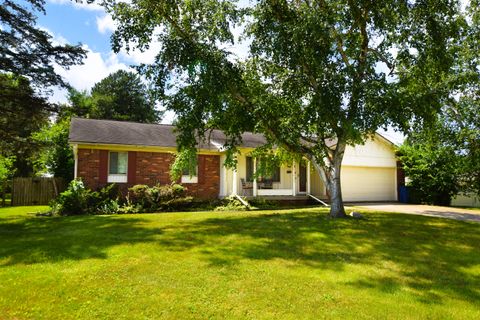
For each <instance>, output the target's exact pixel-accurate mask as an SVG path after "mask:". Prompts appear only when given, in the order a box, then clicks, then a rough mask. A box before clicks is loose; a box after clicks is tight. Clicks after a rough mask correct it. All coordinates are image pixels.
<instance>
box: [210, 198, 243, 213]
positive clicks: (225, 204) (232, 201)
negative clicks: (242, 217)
mask: <svg viewBox="0 0 480 320" xmlns="http://www.w3.org/2000/svg"><path fill="white" fill-rule="evenodd" d="M244 210H247V208H246V207H245V206H244V205H243V203H241V202H240V200H238V199H237V198H236V197H234V196H231V197H227V198H224V199H222V204H221V205H220V206H218V207H216V208H215V211H244Z"/></svg>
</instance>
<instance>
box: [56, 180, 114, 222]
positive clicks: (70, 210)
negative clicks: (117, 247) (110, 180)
mask: <svg viewBox="0 0 480 320" xmlns="http://www.w3.org/2000/svg"><path fill="white" fill-rule="evenodd" d="M118 192H119V191H118V186H116V185H115V184H110V185H107V186H106V187H104V188H102V189H100V190H99V191H92V190H90V189H87V188H85V185H84V184H83V182H82V181H81V180H72V181H71V182H70V184H69V185H68V188H67V190H65V191H64V192H62V193H61V194H60V195H59V196H58V197H57V198H56V199H55V200H53V202H52V204H51V206H52V214H55V215H61V216H73V215H83V214H114V213H117V212H118V210H119V207H120V206H119V204H118Z"/></svg>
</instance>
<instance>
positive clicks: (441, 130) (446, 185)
mask: <svg viewBox="0 0 480 320" xmlns="http://www.w3.org/2000/svg"><path fill="white" fill-rule="evenodd" d="M478 110H479V106H478V101H476V100H475V99H472V96H471V95H470V94H469V93H468V92H464V93H462V96H461V97H460V99H458V100H452V101H449V102H448V103H446V105H445V106H444V107H443V108H442V112H441V113H440V114H439V115H438V116H437V120H436V121H435V123H434V124H433V125H432V126H429V127H424V128H418V129H417V130H416V131H413V132H411V133H410V134H409V137H408V139H407V141H406V142H405V144H404V145H403V146H402V147H401V148H400V150H399V154H400V160H401V161H402V162H403V165H404V169H405V173H406V175H407V176H408V177H409V178H410V180H411V188H412V192H413V195H414V198H417V200H418V201H421V202H426V203H435V204H448V203H449V202H450V198H451V197H452V196H454V195H456V194H457V193H458V192H463V193H471V192H473V193H476V194H477V195H480V144H479V143H480V120H479V117H478Z"/></svg>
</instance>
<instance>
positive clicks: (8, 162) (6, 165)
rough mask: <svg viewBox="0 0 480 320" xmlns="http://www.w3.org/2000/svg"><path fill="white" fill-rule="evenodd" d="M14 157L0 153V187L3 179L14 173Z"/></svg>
mask: <svg viewBox="0 0 480 320" xmlns="http://www.w3.org/2000/svg"><path fill="white" fill-rule="evenodd" d="M14 164H15V157H4V156H2V155H0V188H1V185H2V184H3V181H5V180H7V179H11V178H12V177H13V175H14V173H15V168H14Z"/></svg>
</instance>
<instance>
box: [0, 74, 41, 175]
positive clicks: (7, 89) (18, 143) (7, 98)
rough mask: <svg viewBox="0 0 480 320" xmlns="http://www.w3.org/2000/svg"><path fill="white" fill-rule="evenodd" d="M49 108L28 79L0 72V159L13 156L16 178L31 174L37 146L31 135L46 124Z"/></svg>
mask: <svg viewBox="0 0 480 320" xmlns="http://www.w3.org/2000/svg"><path fill="white" fill-rule="evenodd" d="M49 107H50V104H49V103H48V101H47V100H46V99H45V98H44V97H41V96H39V95H38V94H37V93H36V92H35V90H34V89H33V88H32V86H31V85H30V81H29V80H28V79H27V78H25V77H21V76H14V75H12V74H2V73H0V156H7V157H9V156H15V163H14V164H15V168H16V169H17V170H16V174H17V175H19V176H28V175H30V174H32V173H33V162H32V156H33V155H34V154H35V153H36V152H37V151H38V149H39V145H38V144H37V143H35V141H34V140H32V138H31V135H32V133H34V132H36V131H38V130H39V129H40V128H41V127H42V126H43V125H45V124H46V123H47V121H48V115H49V113H48V111H46V110H47V109H48V108H49Z"/></svg>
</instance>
